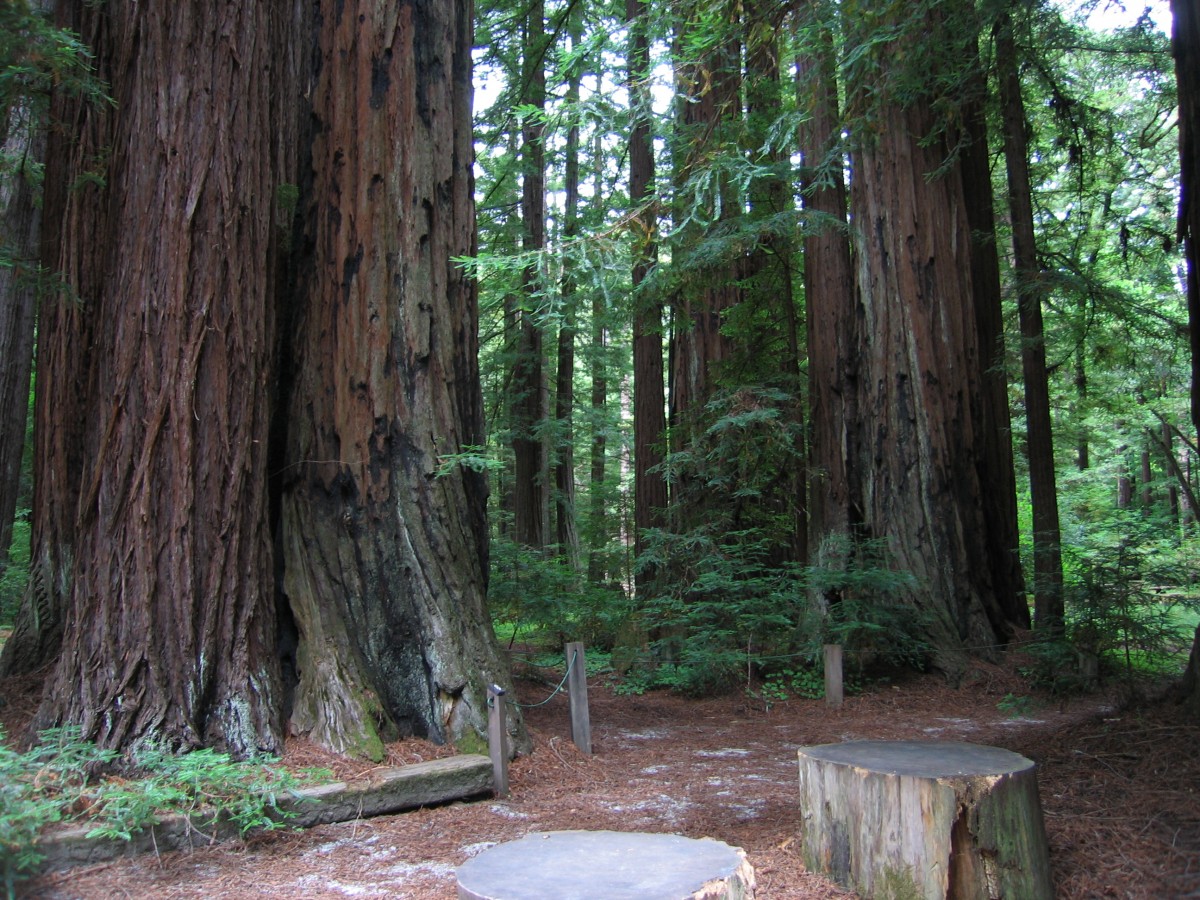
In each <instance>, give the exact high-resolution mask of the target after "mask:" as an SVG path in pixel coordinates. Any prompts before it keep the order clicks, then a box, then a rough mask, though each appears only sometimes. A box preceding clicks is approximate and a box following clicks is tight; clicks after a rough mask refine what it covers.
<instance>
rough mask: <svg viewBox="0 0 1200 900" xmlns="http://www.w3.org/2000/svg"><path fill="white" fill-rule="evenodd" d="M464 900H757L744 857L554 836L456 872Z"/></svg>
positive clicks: (635, 840)
mask: <svg viewBox="0 0 1200 900" xmlns="http://www.w3.org/2000/svg"><path fill="white" fill-rule="evenodd" d="M457 877H458V896H459V900H548V898H554V900H753V898H754V870H753V868H751V866H750V864H749V863H748V862H747V861H746V854H745V853H743V852H742V851H741V850H740V849H738V848H737V847H731V846H729V845H728V844H725V843H722V842H721V841H714V840H708V839H704V840H695V839H693V838H685V837H681V836H679V835H677V834H641V833H627V832H618V831H551V832H536V833H534V834H528V835H526V836H525V837H523V838H521V839H520V840H517V841H509V842H508V843H504V844H497V845H496V846H495V847H491V848H490V849H488V850H485V851H483V852H482V853H480V854H479V855H478V856H476V857H473V858H472V859H469V860H467V861H466V862H465V863H463V864H462V865H461V866H459V868H458V873H457Z"/></svg>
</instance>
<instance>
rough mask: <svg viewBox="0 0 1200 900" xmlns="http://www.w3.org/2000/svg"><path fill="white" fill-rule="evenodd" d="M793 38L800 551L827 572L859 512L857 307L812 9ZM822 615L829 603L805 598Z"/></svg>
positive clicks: (836, 130)
mask: <svg viewBox="0 0 1200 900" xmlns="http://www.w3.org/2000/svg"><path fill="white" fill-rule="evenodd" d="M799 14H800V15H801V17H802V18H801V19H800V23H801V30H802V31H803V32H805V33H807V34H809V35H810V43H809V44H808V45H807V46H805V47H804V50H803V53H802V55H801V57H800V58H799V59H798V60H797V66H796V79H797V81H796V88H797V99H798V105H799V107H800V108H801V109H807V110H809V111H810V114H811V115H810V118H809V119H808V120H807V121H806V122H805V124H804V125H803V126H802V127H801V130H800V149H801V152H802V153H803V155H804V168H803V169H802V176H803V192H804V209H805V213H806V226H807V227H806V235H807V236H806V237H805V239H804V295H805V298H806V300H807V306H808V309H807V323H808V380H809V389H808V395H809V404H810V407H809V428H810V434H811V438H810V449H809V492H808V509H809V528H808V537H809V550H808V558H809V561H810V563H811V564H812V565H816V566H823V567H827V566H835V565H840V564H841V563H840V562H839V561H840V560H844V559H845V552H846V551H847V550H849V548H850V543H851V541H852V540H854V539H855V538H856V537H857V535H856V531H857V529H858V526H859V525H860V524H861V522H862V510H861V509H859V508H858V507H857V506H856V505H855V503H856V500H855V498H856V497H857V495H858V493H859V487H858V486H857V484H856V482H855V479H856V477H857V474H858V473H857V471H856V470H855V469H853V468H852V467H851V466H850V459H851V458H852V457H854V456H855V455H856V454H855V452H854V451H853V450H852V448H851V446H850V444H849V441H850V440H851V438H852V437H853V435H854V432H853V430H852V425H853V423H855V422H856V421H857V420H858V411H857V405H856V404H857V396H856V387H855V385H856V383H857V381H858V367H859V359H860V355H861V354H860V349H859V344H860V341H861V339H862V338H861V335H860V334H859V326H858V317H859V314H860V306H859V303H858V298H857V292H856V288H855V284H854V270H853V267H852V265H851V258H850V240H849V236H848V234H847V231H846V217H847V205H846V182H845V176H844V174H843V173H844V171H845V154H844V152H843V150H842V133H841V132H842V125H841V119H840V116H839V112H838V100H837V98H838V91H837V73H836V70H835V67H834V62H833V60H834V57H833V41H832V38H831V36H830V33H829V30H828V28H827V27H826V26H825V25H824V24H823V23H821V22H820V20H819V7H818V5H817V4H816V3H814V2H809V3H806V4H804V5H803V6H802V7H801V8H800V13H799ZM812 600H813V602H814V603H815V604H816V605H817V607H818V608H819V609H827V608H828V607H829V606H830V605H831V604H833V603H836V602H837V601H838V597H837V596H836V595H833V594H831V593H829V592H822V593H820V594H818V595H816V596H814V597H813V598H812Z"/></svg>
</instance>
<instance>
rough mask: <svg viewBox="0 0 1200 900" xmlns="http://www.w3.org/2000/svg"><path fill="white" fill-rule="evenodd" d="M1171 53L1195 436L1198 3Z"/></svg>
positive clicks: (1199, 633)
mask: <svg viewBox="0 0 1200 900" xmlns="http://www.w3.org/2000/svg"><path fill="white" fill-rule="evenodd" d="M1171 12H1172V14H1173V16H1174V24H1173V27H1172V34H1171V50H1172V52H1173V53H1174V55H1175V77H1176V80H1177V82H1178V85H1179V156H1180V186H1181V188H1182V190H1181V197H1180V203H1179V236H1180V237H1181V238H1182V239H1183V246H1184V253H1185V255H1186V258H1187V298H1188V332H1189V334H1190V337H1191V350H1192V427H1193V428H1195V429H1196V430H1197V431H1200V199H1197V196H1196V195H1197V193H1198V192H1200V0H1171ZM1184 697H1185V700H1186V702H1187V704H1188V706H1189V708H1190V709H1191V711H1192V714H1193V715H1194V716H1195V717H1196V718H1200V626H1198V627H1197V628H1196V635H1195V639H1194V640H1193V641H1192V652H1191V656H1190V657H1189V659H1188V667H1187V673H1186V675H1185V678H1184Z"/></svg>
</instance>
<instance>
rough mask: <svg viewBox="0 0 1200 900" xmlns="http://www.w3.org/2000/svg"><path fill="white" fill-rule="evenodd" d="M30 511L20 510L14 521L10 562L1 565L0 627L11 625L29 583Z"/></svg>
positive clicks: (9, 550)
mask: <svg viewBox="0 0 1200 900" xmlns="http://www.w3.org/2000/svg"><path fill="white" fill-rule="evenodd" d="M29 532H30V525H29V511H28V510H18V511H17V517H16V519H14V520H13V526H12V545H11V546H10V547H9V548H8V561H7V563H6V564H4V563H0V626H5V625H11V624H12V621H13V618H14V617H15V616H16V614H17V607H19V606H20V605H21V597H22V596H23V595H24V593H25V585H26V583H27V582H28V581H29Z"/></svg>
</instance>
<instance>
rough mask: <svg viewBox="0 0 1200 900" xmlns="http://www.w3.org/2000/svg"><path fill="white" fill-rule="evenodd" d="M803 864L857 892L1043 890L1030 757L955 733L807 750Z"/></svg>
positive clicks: (974, 894)
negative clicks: (929, 738) (949, 738)
mask: <svg viewBox="0 0 1200 900" xmlns="http://www.w3.org/2000/svg"><path fill="white" fill-rule="evenodd" d="M799 756H800V805H801V810H802V813H803V816H804V833H803V847H804V859H805V864H806V865H807V866H808V867H809V869H811V870H813V871H819V872H822V873H824V874H826V875H828V876H829V877H831V878H833V879H834V880H835V881H837V882H838V883H839V884H841V885H843V886H844V887H849V888H852V889H853V890H855V891H857V892H858V893H860V894H861V895H862V896H864V897H869V898H877V897H886V898H897V900H900V898H905V900H907V898H928V900H933V898H937V900H944V898H954V900H959V898H963V900H966V898H971V900H975V898H1001V897H1004V898H1009V900H1037V898H1043V897H1045V898H1050V897H1052V896H1053V890H1052V887H1051V883H1050V860H1049V853H1048V850H1047V845H1046V832H1045V826H1044V824H1043V822H1042V809H1041V802H1040V800H1039V798H1038V790H1037V776H1036V774H1035V767H1034V764H1033V763H1032V762H1031V761H1030V760H1028V759H1026V758H1025V757H1023V756H1020V755H1019V754H1016V753H1012V752H1010V751H1008V750H1002V749H999V748H997V747H984V746H980V745H977V744H966V743H960V742H957V741H852V742H849V743H844V744H822V745H820V746H816V747H804V748H802V749H801V750H800V751H799Z"/></svg>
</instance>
